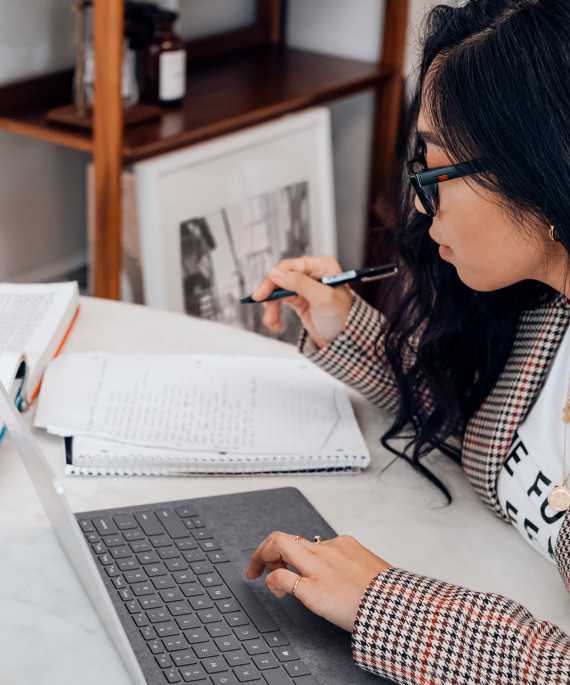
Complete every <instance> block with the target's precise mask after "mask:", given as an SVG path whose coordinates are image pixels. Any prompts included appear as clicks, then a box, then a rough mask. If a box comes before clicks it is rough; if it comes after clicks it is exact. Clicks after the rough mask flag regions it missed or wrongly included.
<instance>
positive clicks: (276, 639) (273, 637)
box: [263, 631, 289, 647]
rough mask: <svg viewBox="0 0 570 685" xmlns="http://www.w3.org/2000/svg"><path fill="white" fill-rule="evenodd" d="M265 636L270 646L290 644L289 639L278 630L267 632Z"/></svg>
mask: <svg viewBox="0 0 570 685" xmlns="http://www.w3.org/2000/svg"><path fill="white" fill-rule="evenodd" d="M263 637H264V638H265V640H266V641H267V644H268V645H269V646H270V647H282V646H283V645H288V644H289V640H288V639H287V638H286V637H285V635H283V633H282V632H280V631H277V632H276V633H266V634H265V635H264V636H263Z"/></svg>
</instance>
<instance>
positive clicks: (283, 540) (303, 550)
mask: <svg viewBox="0 0 570 685" xmlns="http://www.w3.org/2000/svg"><path fill="white" fill-rule="evenodd" d="M288 566H292V567H294V568H295V569H297V570H296V571H292V570H290V569H289V568H288ZM266 567H267V568H268V569H269V573H268V574H267V577H266V578H265V584H266V585H267V587H268V588H269V590H270V591H271V592H272V593H273V594H274V595H275V596H276V597H283V596H284V595H285V594H287V593H289V594H294V595H295V597H296V598H297V599H299V600H300V601H301V602H303V604H304V605H305V606H306V607H307V608H309V609H310V610H311V611H313V612H314V613H315V614H318V615H319V616H322V617H323V618H326V619H327V620H328V621H331V623H334V624H336V625H337V626H340V627H341V628H344V629H345V630H348V631H351V632H352V629H353V626H354V621H355V619H356V614H357V611H358V607H359V605H360V600H361V599H362V595H363V594H364V591H365V590H366V588H367V587H368V585H369V584H370V582H371V581H372V580H373V578H375V577H376V576H377V575H378V574H379V573H381V572H382V571H385V570H386V569H388V568H390V564H388V563H386V562H385V561H384V560H383V559H381V558H380V557H378V556H376V555H375V554H373V553H372V552H370V551H369V550H367V549H366V548H365V547H363V546H362V545H361V544H360V543H359V542H357V541H356V540H355V539H354V538H352V537H350V536H348V535H341V536H340V537H337V538H333V539H332V540H322V541H321V542H319V543H318V544H317V543H315V542H311V541H310V540H305V539H304V538H297V537H296V536H295V535H289V534H287V533H280V532H275V533H271V535H270V536H269V537H268V538H266V539H265V540H264V541H263V542H262V543H261V544H260V545H259V547H258V548H257V549H256V550H255V552H254V553H253V555H252V557H251V561H250V562H249V566H248V567H247V570H246V576H247V577H248V578H257V577H259V576H260V575H261V574H262V573H263V571H264V569H265V568H266ZM299 575H300V577H301V578H300V580H299Z"/></svg>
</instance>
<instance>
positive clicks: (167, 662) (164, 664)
mask: <svg viewBox="0 0 570 685" xmlns="http://www.w3.org/2000/svg"><path fill="white" fill-rule="evenodd" d="M155 659H156V663H157V664H158V665H159V666H160V668H168V667H169V666H172V659H171V658H170V657H169V656H168V654H161V655H160V656H156V657H155Z"/></svg>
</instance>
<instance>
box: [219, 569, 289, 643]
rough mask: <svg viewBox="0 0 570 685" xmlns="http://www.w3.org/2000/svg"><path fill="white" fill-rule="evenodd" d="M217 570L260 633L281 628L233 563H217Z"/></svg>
mask: <svg viewBox="0 0 570 685" xmlns="http://www.w3.org/2000/svg"><path fill="white" fill-rule="evenodd" d="M216 571H217V572H218V573H219V574H220V575H221V576H222V578H223V580H224V582H225V583H226V585H227V586H228V587H229V589H230V590H231V591H232V593H233V595H234V597H235V598H236V599H237V601H238V602H239V603H240V604H241V606H242V608H243V610H244V611H245V613H246V614H247V615H248V616H249V618H250V620H251V622H252V623H253V624H254V625H255V627H256V628H257V630H259V632H260V633H269V632H271V631H273V630H279V626H278V625H277V624H276V623H275V621H274V620H273V619H272V618H271V616H270V615H269V614H268V613H267V611H265V609H264V608H263V607H262V606H261V604H260V603H259V600H258V599H257V597H256V596H255V595H254V594H253V592H252V591H251V588H249V587H248V586H247V583H246V582H245V580H244V579H243V578H242V577H241V575H240V574H239V572H238V570H237V569H236V568H235V567H234V566H232V564H216Z"/></svg>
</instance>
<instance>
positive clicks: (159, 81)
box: [139, 10, 186, 106]
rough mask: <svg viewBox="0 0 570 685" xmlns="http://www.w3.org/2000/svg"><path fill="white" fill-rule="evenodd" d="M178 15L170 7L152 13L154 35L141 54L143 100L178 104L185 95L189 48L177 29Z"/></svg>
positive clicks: (141, 91) (140, 81) (140, 72)
mask: <svg viewBox="0 0 570 685" xmlns="http://www.w3.org/2000/svg"><path fill="white" fill-rule="evenodd" d="M177 18H178V15H177V14H176V12H170V11H168V10H159V11H158V12H155V13H154V14H153V15H152V19H153V33H152V38H151V40H150V42H149V43H148V44H147V45H146V46H145V47H144V48H143V49H142V50H141V51H140V53H139V87H140V96H141V100H144V101H146V102H153V103H156V104H159V105H166V106H168V105H178V104H180V103H181V102H182V100H183V98H184V95H185V94H186V47H185V45H184V41H183V40H182V39H181V38H180V37H179V36H178V35H176V33H175V32H174V22H175V21H176V19H177Z"/></svg>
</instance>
